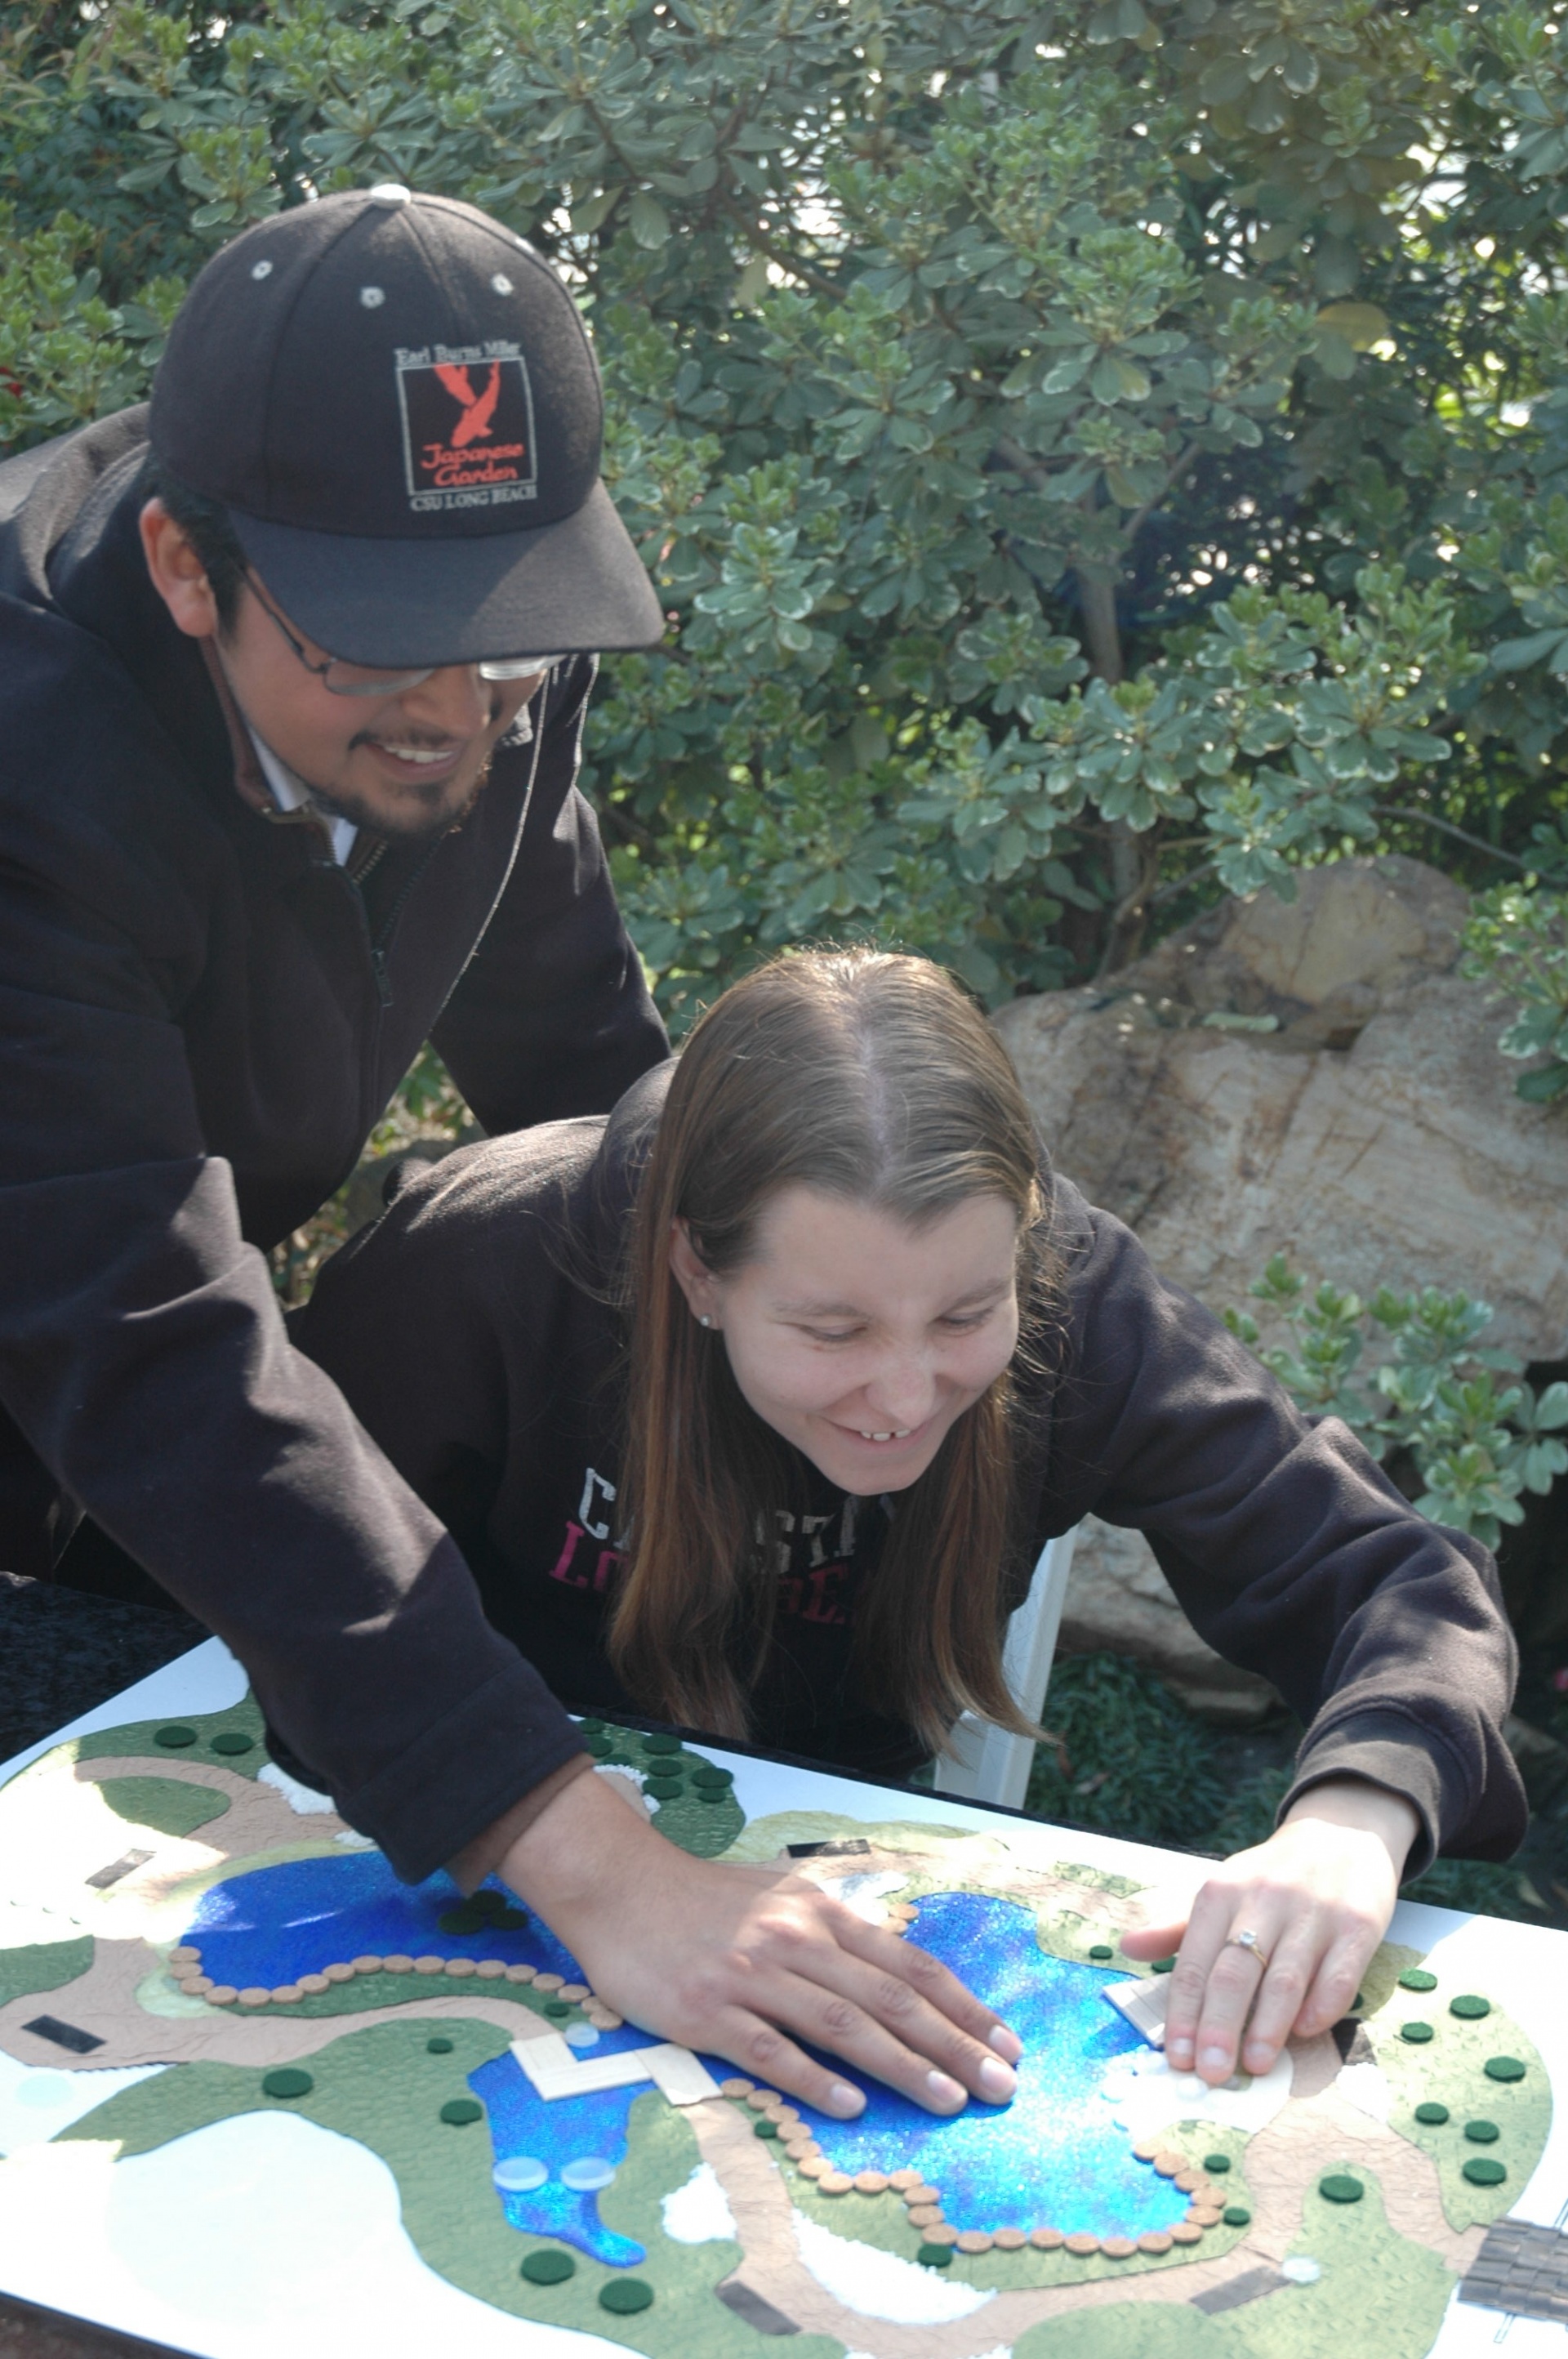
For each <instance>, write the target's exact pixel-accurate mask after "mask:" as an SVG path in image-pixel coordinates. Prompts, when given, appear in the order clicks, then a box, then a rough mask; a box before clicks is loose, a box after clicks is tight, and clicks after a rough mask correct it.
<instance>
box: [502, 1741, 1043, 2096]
mask: <svg viewBox="0 0 1568 2359" xmlns="http://www.w3.org/2000/svg"><path fill="white" fill-rule="evenodd" d="M609 1786H610V1780H608V1779H607V1778H602V1777H593V1776H589V1777H578V1778H574V1779H573V1781H572V1783H571V1784H570V1785H568V1786H567V1787H565V1788H563V1790H562V1791H561V1792H560V1793H559V1794H558V1795H557V1797H556V1799H555V1800H554V1801H553V1802H551V1803H550V1805H549V1806H548V1808H547V1809H546V1810H543V1811H542V1812H541V1813H540V1815H539V1817H538V1818H537V1819H535V1821H534V1824H533V1825H532V1826H531V1827H530V1828H529V1829H528V1831H527V1832H526V1833H525V1834H524V1835H522V1836H520V1837H519V1839H518V1840H517V1842H516V1843H514V1844H513V1846H512V1849H511V1850H510V1851H509V1852H508V1854H507V1855H506V1857H505V1859H504V1860H503V1863H502V1866H501V1874H502V1875H503V1878H504V1879H505V1881H506V1882H507V1883H508V1884H509V1885H510V1886H512V1888H513V1890H514V1892H516V1893H518V1894H519V1895H520V1896H521V1897H522V1898H523V1899H524V1900H525V1901H526V1902H527V1904H528V1906H529V1908H533V1909H535V1910H536V1911H537V1912H538V1914H539V1915H540V1916H541V1917H543V1918H544V1919H545V1921H546V1924H547V1925H548V1926H549V1928H550V1930H551V1931H552V1932H553V1933H555V1935H556V1936H557V1939H558V1940H561V1941H564V1942H565V1944H566V1946H567V1947H568V1949H569V1950H570V1951H571V1953H572V1955H573V1957H575V1958H576V1959H577V1961H578V1962H579V1964H580V1966H581V1967H582V1970H583V1972H584V1973H585V1974H586V1975H587V1977H588V1979H589V1983H590V1984H592V1987H593V1989H594V1990H595V1991H596V1992H597V1994H598V1995H599V1996H600V1997H601V1998H602V1999H604V2000H605V2001H606V2003H607V2004H608V2005H609V2006H612V2007H614V2008H615V2009H616V2010H617V2012H618V2013H620V2014H622V2015H624V2016H627V2017H630V2018H631V2020H632V2021H633V2023H637V2024H641V2025H643V2026H644V2027H646V2028H647V2029H648V2030H650V2031H656V2032H658V2033H660V2034H661V2035H662V2036H663V2037H664V2038H666V2039H675V2040H679V2041H680V2042H681V2043H682V2045H683V2046H685V2047H687V2048H700V2049H706V2050H707V2051H708V2054H710V2055H719V2056H724V2057H727V2058H728V2059H729V2060H730V2062H731V2063H733V2064H735V2065H736V2066H738V2067H739V2069H740V2070H741V2071H744V2072H747V2073H750V2074H752V2075H753V2076H754V2077H755V2078H756V2079H758V2080H761V2081H763V2082H766V2083H767V2084H768V2086H769V2087H771V2088H774V2089H778V2090H779V2091H781V2092H782V2093H784V2094H786V2095H788V2096H792V2097H800V2098H804V2100H805V2101H806V2104H810V2105H815V2106H816V2108H817V2109H818V2110H819V2111H820V2112H822V2113H826V2114H838V2116H840V2117H841V2118H843V2119H846V2120H847V2119H849V2118H850V2117H851V2116H852V2115H854V2114H858V2113H860V2111H861V2110H862V2109H863V2107H864V2105H865V2102H866V2101H865V2097H864V2094H863V2093H862V2092H861V2091H860V2089H858V2088H855V2087H854V2086H853V2085H852V2084H851V2083H850V2082H847V2081H842V2080H838V2079H837V2078H836V2077H835V2075H834V2074H833V2073H832V2072H831V2071H827V2070H826V2069H825V2068H824V2067H823V2066H822V2065H820V2064H818V2063H816V2061H815V2060H813V2059H812V2058H811V2057H809V2056H807V2055H806V2053H805V2051H804V2049H802V2048H800V2047H799V2046H797V2045H796V2042H797V2041H798V2040H803V2039H806V2040H809V2041H810V2042H811V2044H812V2046H813V2047H815V2048H822V2049H827V2050H828V2052H829V2053H830V2054H832V2055H835V2056H841V2057H842V2058H843V2059H844V2060H845V2062H846V2063H847V2064H849V2065H851V2066H852V2067H853V2068H854V2069H855V2070H856V2071H860V2072H866V2073H870V2074H871V2075H872V2077H873V2078H875V2079H877V2080H879V2081H885V2082H888V2084H889V2085H890V2087H892V2088H894V2089H897V2090H899V2091H900V2092H901V2093H903V2095H904V2096H906V2097H908V2098H910V2099H911V2100H912V2101H913V2102H914V2104H917V2105H924V2106H925V2108H926V2109H927V2111H928V2112H931V2113H934V2114H955V2113H957V2112H958V2111H959V2110H960V2108H961V2107H962V2106H963V2105H964V2104H965V2103H966V2101H967V2097H968V2095H970V2094H973V2095H974V2096H977V2097H981V2098H983V2099H985V2100H986V2102H987V2103H988V2104H993V2105H994V2104H1006V2103H1007V2101H1008V2099H1009V2098H1010V2097H1011V2095H1012V2094H1013V2092H1014V2090H1015V2088H1016V2086H1017V2082H1016V2080H1015V2078H1014V2075H1013V2072H1012V2071H1011V2066H1012V2064H1013V2063H1014V2062H1015V2061H1016V2060H1017V2058H1018V2057H1019V2055H1020V2054H1021V2052H1022V2042H1021V2041H1020V2039H1019V2038H1018V2037H1017V2034H1016V2033H1014V2032H1011V2031H1010V2030H1008V2029H1007V2027H1005V2025H1003V2024H1002V2023H1001V2022H1000V2021H999V2019H998V2018H997V2017H996V2016H994V2015H993V2014H992V2013H991V2011H990V2009H989V2007H985V2006H981V2005H980V2003H979V2000H978V1999H976V1998H974V1997H972V1996H971V1995H970V1994H969V1993H968V1991H967V1990H966V1989H965V1988H964V1985H963V1984H962V1983H960V1982H959V1981H958V1980H957V1977H956V1976H955V1975H953V1974H950V1973H948V1971H947V1969H946V1966H943V1965H939V1964H938V1963H937V1962H936V1960H935V1958H932V1957H928V1956H927V1955H926V1953H925V1951H924V1950H919V1949H916V1948H915V1947H914V1944H913V1943H912V1942H909V1941H906V1940H900V1939H899V1937H898V1936H897V1935H896V1934H894V1933H890V1932H884V1931H883V1930H881V1928H879V1927H877V1926H874V1925H868V1924H866V1923H865V1922H864V1920H863V1919H860V1918H859V1917H857V1916H856V1915H855V1914H854V1913H853V1911H852V1910H850V1909H849V1908H845V1907H844V1906H843V1905H842V1903H841V1902H839V1901H837V1900H832V1899H829V1898H828V1897H827V1895H826V1894H825V1893H823V1892H820V1891H819V1890H818V1889H817V1887H816V1886H815V1885H814V1884H812V1883H810V1882H809V1881H808V1880H807V1879H806V1877H805V1876H799V1875H790V1874H788V1873H786V1872H784V1871H782V1870H780V1869H778V1868H773V1867H734V1866H725V1865H723V1864H720V1863H719V1862H717V1861H713V1860H701V1859H693V1858H691V1857H690V1855H689V1854H687V1853H686V1852H683V1851H677V1850H676V1846H675V1845H674V1844H673V1843H666V1842H665V1839H664V1837H663V1836H662V1835H660V1834H657V1833H655V1832H654V1829H653V1828H652V1827H651V1826H650V1825H649V1824H648V1823H647V1821H645V1820H644V1819H643V1817H642V1815H641V1812H640V1811H632V1810H627V1808H626V1806H625V1804H624V1802H623V1801H622V1800H621V1799H620V1798H619V1797H618V1796H617V1795H616V1794H614V1793H613V1792H611V1791H610V1790H608V1788H609Z"/></svg>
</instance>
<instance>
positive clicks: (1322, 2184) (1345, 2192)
mask: <svg viewBox="0 0 1568 2359" xmlns="http://www.w3.org/2000/svg"><path fill="white" fill-rule="evenodd" d="M1317 2191H1318V2193H1319V2194H1320V2195H1321V2196H1322V2197H1323V2198H1324V2200H1325V2202H1328V2203H1359V2202H1360V2201H1361V2198H1362V2197H1363V2195H1365V2193H1366V2192H1367V2190H1366V2189H1365V2188H1364V2187H1363V2186H1362V2184H1361V2181H1360V2180H1358V2179H1352V2178H1351V2176H1350V2173H1349V2172H1348V2171H1347V2170H1331V2171H1330V2172H1329V2173H1328V2175H1327V2177H1326V2178H1325V2179H1320V2180H1318V2182H1317ZM1227 2217H1228V2214H1227Z"/></svg>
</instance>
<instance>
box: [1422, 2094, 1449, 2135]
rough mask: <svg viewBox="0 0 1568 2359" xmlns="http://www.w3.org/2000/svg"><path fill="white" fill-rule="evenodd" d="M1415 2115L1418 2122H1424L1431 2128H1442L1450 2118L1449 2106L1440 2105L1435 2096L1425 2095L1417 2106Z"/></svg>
mask: <svg viewBox="0 0 1568 2359" xmlns="http://www.w3.org/2000/svg"><path fill="white" fill-rule="evenodd" d="M1415 2117H1416V2119H1417V2121H1418V2122H1424V2123H1425V2124H1426V2126H1427V2128H1428V2129H1429V2130H1437V2129H1441V2128H1442V2127H1443V2125H1444V2122H1445V2121H1446V2120H1447V2119H1448V2108H1447V2106H1446V2105H1440V2104H1438V2102H1437V2099H1436V2098H1435V2097H1425V2098H1423V2099H1422V2103H1421V2104H1419V2105H1418V2106H1417V2107H1416V2109H1415Z"/></svg>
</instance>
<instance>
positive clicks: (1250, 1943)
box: [1225, 1932, 1269, 1973]
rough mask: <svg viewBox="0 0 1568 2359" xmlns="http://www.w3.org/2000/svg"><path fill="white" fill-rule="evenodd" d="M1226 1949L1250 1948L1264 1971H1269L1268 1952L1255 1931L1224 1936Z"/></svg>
mask: <svg viewBox="0 0 1568 2359" xmlns="http://www.w3.org/2000/svg"><path fill="white" fill-rule="evenodd" d="M1225 1947H1226V1948H1227V1950H1250V1951H1251V1952H1252V1955H1253V1956H1254V1957H1255V1958H1256V1959H1257V1961H1258V1963H1259V1964H1260V1966H1261V1967H1262V1969H1263V1972H1264V1973H1268V1971H1269V1952H1268V1951H1267V1950H1266V1949H1265V1948H1264V1947H1263V1944H1262V1942H1261V1941H1260V1940H1259V1939H1258V1936H1257V1934H1256V1933H1246V1932H1243V1933H1231V1934H1228V1935H1227V1937H1226V1941H1225Z"/></svg>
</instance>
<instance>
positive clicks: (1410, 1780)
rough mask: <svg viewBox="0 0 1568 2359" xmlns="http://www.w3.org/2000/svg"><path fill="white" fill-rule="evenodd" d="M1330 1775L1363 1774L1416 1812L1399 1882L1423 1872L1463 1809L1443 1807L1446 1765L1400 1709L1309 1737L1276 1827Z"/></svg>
mask: <svg viewBox="0 0 1568 2359" xmlns="http://www.w3.org/2000/svg"><path fill="white" fill-rule="evenodd" d="M1331 1777H1359V1778H1362V1779H1363V1780H1365V1782H1366V1783H1367V1784H1368V1785H1369V1786H1381V1787H1382V1788H1384V1789H1385V1790H1386V1791H1387V1792H1389V1793H1390V1794H1398V1795H1400V1798H1401V1799H1403V1800H1405V1801H1407V1802H1408V1803H1409V1804H1410V1806H1411V1810H1413V1811H1414V1812H1415V1814H1416V1818H1417V1820H1418V1821H1419V1822H1420V1823H1419V1826H1418V1830H1417V1833H1416V1838H1415V1841H1414V1842H1413V1843H1411V1848H1410V1856H1409V1858H1408V1859H1407V1860H1406V1862H1405V1864H1404V1867H1403V1869H1402V1871H1401V1872H1400V1883H1401V1884H1408V1883H1409V1882H1410V1881H1411V1878H1412V1877H1413V1876H1417V1875H1422V1874H1423V1873H1424V1872H1425V1870H1426V1869H1427V1868H1429V1867H1430V1866H1431V1865H1432V1863H1433V1860H1434V1859H1435V1858H1436V1857H1437V1854H1438V1847H1439V1845H1440V1843H1442V1840H1443V1828H1444V1821H1445V1819H1446V1820H1447V1821H1449V1822H1450V1823H1452V1822H1453V1821H1455V1820H1457V1819H1458V1818H1460V1817H1462V1815H1463V1812H1462V1811H1460V1810H1453V1809H1452V1808H1451V1809H1450V1810H1447V1811H1445V1810H1444V1799H1445V1798H1444V1778H1443V1767H1442V1765H1441V1764H1440V1763H1439V1762H1438V1761H1437V1760H1436V1759H1435V1758H1434V1756H1433V1752H1432V1749H1431V1746H1430V1745H1427V1744H1423V1743H1422V1740H1421V1738H1420V1737H1419V1736H1418V1735H1417V1734H1416V1733H1415V1732H1414V1730H1413V1729H1412V1728H1411V1726H1410V1724H1409V1723H1408V1722H1406V1721H1404V1720H1403V1719H1402V1718H1401V1717H1400V1715H1399V1714H1398V1713H1392V1712H1390V1713H1382V1712H1372V1713H1368V1714H1367V1715H1366V1716H1365V1718H1359V1717H1358V1718H1357V1719H1356V1720H1354V1721H1351V1722H1347V1723H1344V1724H1342V1725H1341V1726H1339V1727H1336V1728H1332V1729H1329V1730H1328V1731H1326V1732H1325V1734H1324V1736H1323V1737H1322V1738H1321V1739H1320V1740H1319V1741H1318V1742H1316V1743H1315V1744H1314V1742H1313V1741H1312V1739H1311V1738H1310V1737H1309V1738H1308V1740H1307V1743H1306V1744H1305V1745H1303V1748H1302V1751H1301V1754H1300V1756H1298V1759H1297V1763H1296V1775H1295V1777H1294V1778H1293V1780H1292V1784H1291V1788H1290V1790H1289V1792H1288V1793H1287V1794H1286V1795H1285V1798H1284V1799H1283V1801H1281V1804H1280V1808H1279V1811H1278V1814H1277V1816H1276V1819H1275V1824H1276V1826H1278V1825H1281V1824H1282V1823H1283V1821H1284V1817H1285V1813H1286V1811H1287V1810H1290V1808H1291V1807H1292V1803H1295V1802H1299V1801H1300V1799H1301V1798H1302V1796H1303V1794H1310V1793H1311V1791H1312V1789H1313V1788H1314V1786H1322V1785H1325V1784H1326V1783H1327V1781H1328V1780H1329V1779H1330V1778H1331Z"/></svg>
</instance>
